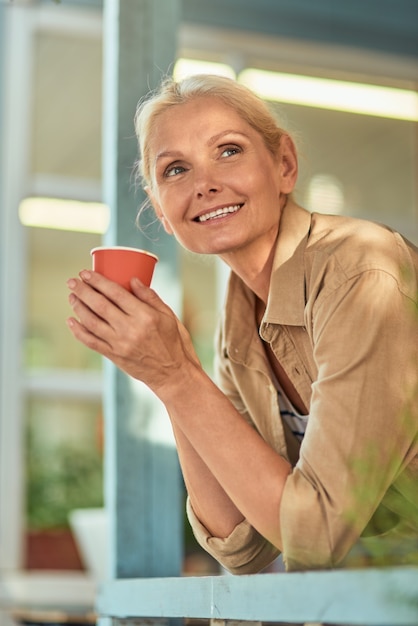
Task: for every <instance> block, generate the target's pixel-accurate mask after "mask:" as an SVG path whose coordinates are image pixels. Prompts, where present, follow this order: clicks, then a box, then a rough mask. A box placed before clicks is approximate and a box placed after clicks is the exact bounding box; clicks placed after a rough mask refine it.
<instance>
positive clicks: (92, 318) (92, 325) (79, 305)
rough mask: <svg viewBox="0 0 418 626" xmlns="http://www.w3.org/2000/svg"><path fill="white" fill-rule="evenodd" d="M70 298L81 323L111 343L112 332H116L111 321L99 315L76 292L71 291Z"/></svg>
mask: <svg viewBox="0 0 418 626" xmlns="http://www.w3.org/2000/svg"><path fill="white" fill-rule="evenodd" d="M68 300H69V303H70V305H71V307H72V309H73V311H74V313H75V314H76V316H77V319H78V321H79V322H80V324H81V325H82V326H84V328H86V330H88V331H89V332H90V333H92V334H93V335H95V336H96V337H99V338H102V339H104V340H105V341H106V342H107V343H109V338H110V336H111V334H114V333H113V329H112V326H111V325H110V324H109V322H108V321H107V320H106V319H104V318H102V317H99V316H98V315H97V314H96V313H95V312H94V311H92V309H90V308H89V307H88V306H87V305H86V304H84V302H83V301H82V300H80V299H79V298H78V297H77V296H76V295H75V293H70V295H69V297H68Z"/></svg>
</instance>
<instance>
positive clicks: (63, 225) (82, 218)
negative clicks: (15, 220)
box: [19, 198, 110, 234]
mask: <svg viewBox="0 0 418 626" xmlns="http://www.w3.org/2000/svg"><path fill="white" fill-rule="evenodd" d="M19 218H20V221H21V222H22V224H24V225H25V226H34V227H39V228H53V229H57V230H72V231H79V232H85V233H99V234H103V233H105V232H106V230H107V228H108V226H109V221H110V211H109V208H108V207H107V206H106V205H105V204H101V203H100V202H80V201H77V200H62V199H60V198H25V200H23V201H22V202H21V203H20V206H19Z"/></svg>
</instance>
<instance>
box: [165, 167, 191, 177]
mask: <svg viewBox="0 0 418 626" xmlns="http://www.w3.org/2000/svg"><path fill="white" fill-rule="evenodd" d="M185 171H186V170H185V168H184V167H182V166H181V165H172V166H170V167H168V168H167V169H166V170H165V172H164V176H166V177H167V178H168V177H169V176H177V175H178V174H181V173H182V172H185Z"/></svg>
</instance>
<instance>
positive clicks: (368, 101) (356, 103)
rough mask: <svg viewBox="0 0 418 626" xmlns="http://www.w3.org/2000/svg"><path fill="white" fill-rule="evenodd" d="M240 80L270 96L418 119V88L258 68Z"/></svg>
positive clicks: (354, 111)
mask: <svg viewBox="0 0 418 626" xmlns="http://www.w3.org/2000/svg"><path fill="white" fill-rule="evenodd" d="M238 80H239V82H240V83H242V84H244V85H246V86H247V87H249V88H250V89H252V90H253V91H255V92H256V93H257V94H258V95H259V96H261V97H262V98H265V99H266V100H274V101H278V102H286V103H290V104H300V105H303V106H310V107H318V108H323V109H331V110H334V111H346V112H348V113H360V114H363V115H374V116H376V117H387V118H393V119H400V120H409V121H412V122H417V121H418V94H417V92H416V91H411V90H407V89H395V88H390V87H381V86H377V85H365V84H362V83H351V82H345V81H339V80H330V79H325V78H314V77H311V76H299V75H294V74H281V73H278V72H267V71H264V70H257V69H246V70H243V71H242V72H241V73H240V75H239V77H238Z"/></svg>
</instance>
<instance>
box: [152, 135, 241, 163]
mask: <svg viewBox="0 0 418 626" xmlns="http://www.w3.org/2000/svg"><path fill="white" fill-rule="evenodd" d="M231 134H232V135H241V136H242V137H245V138H246V139H248V135H247V134H246V133H243V132H241V131H240V130H234V129H228V130H223V131H222V132H220V133H217V134H216V135H214V136H213V137H211V138H210V139H209V141H208V146H213V144H215V143H216V142H217V141H219V139H222V137H225V136H226V135H231ZM182 156H183V154H182V152H179V151H178V150H163V151H162V152H159V153H158V154H157V155H156V157H155V162H156V163H157V161H158V160H159V159H164V158H166V157H170V158H176V159H177V158H180V157H182Z"/></svg>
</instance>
